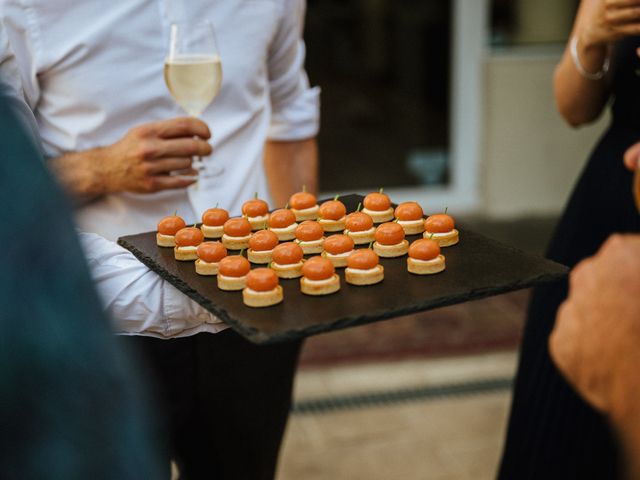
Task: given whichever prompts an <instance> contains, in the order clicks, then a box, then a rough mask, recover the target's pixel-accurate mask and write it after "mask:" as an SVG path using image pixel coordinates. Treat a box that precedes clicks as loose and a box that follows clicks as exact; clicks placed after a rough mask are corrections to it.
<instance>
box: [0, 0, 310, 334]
mask: <svg viewBox="0 0 640 480" xmlns="http://www.w3.org/2000/svg"><path fill="white" fill-rule="evenodd" d="M304 6H305V2H304V1H303V0H233V1H230V0H227V1H224V0H188V1H187V0H183V1H179V0H173V1H172V0H112V1H109V2H104V1H102V0H0V18H1V19H2V21H3V22H4V24H5V26H6V28H7V32H8V34H9V40H10V42H11V45H12V47H13V49H14V51H15V52H16V58H17V59H18V64H19V67H20V70H21V76H22V81H23V83H24V90H25V93H26V97H27V101H28V103H29V105H30V106H31V108H32V109H33V110H34V112H35V115H36V119H37V121H38V126H39V128H40V135H41V138H42V141H43V143H44V147H45V150H46V152H47V154H48V155H49V156H57V155H60V154H62V153H65V152H70V151H78V150H85V149H89V148H93V147H97V146H104V145H109V144H112V143H114V142H116V141H117V140H119V139H120V138H121V137H122V136H123V135H124V134H125V133H126V132H127V131H128V130H129V129H130V128H132V127H134V126H136V125H139V124H141V123H146V122H150V121H156V120H162V119H167V118H172V117H176V116H179V115H184V113H183V112H182V111H181V110H180V109H179V107H178V106H177V105H176V104H175V102H174V101H173V99H172V98H171V97H170V95H169V93H168V91H167V88H166V86H165V84H164V80H163V62H164V58H165V56H166V52H167V48H168V43H169V27H170V24H171V22H172V21H178V20H182V21H184V20H185V19H186V20H191V21H195V20H197V19H207V20H210V21H211V23H212V24H213V26H214V29H215V33H216V37H217V42H218V47H219V50H220V57H221V60H222V69H223V81H222V88H221V90H220V93H219V95H218V97H217V98H216V99H215V100H214V102H213V103H212V105H210V107H209V108H207V109H206V110H205V112H204V113H203V115H202V119H203V120H204V121H205V122H206V123H207V124H208V125H209V127H210V129H211V131H212V136H213V137H212V140H211V142H212V144H213V148H214V153H213V155H212V156H211V158H209V159H207V160H206V161H205V166H206V165H207V164H209V165H211V163H214V162H215V163H217V164H219V165H222V166H223V168H224V172H223V173H222V174H221V175H218V176H210V175H207V172H206V171H205V172H204V174H203V175H202V176H201V179H200V180H199V182H198V184H197V186H194V187H190V188H189V189H187V190H170V191H164V192H159V193H156V194H147V195H142V194H133V193H118V194H111V195H106V196H104V197H102V198H101V199H99V200H98V201H95V202H93V203H90V204H88V205H86V206H84V207H82V208H81V209H80V210H79V211H78V213H77V217H76V220H77V223H78V225H79V228H80V229H81V230H82V231H84V232H93V233H97V234H99V235H100V236H102V237H104V238H106V239H108V240H111V241H114V240H116V239H117V238H118V237H120V236H122V235H128V234H133V233H139V232H143V231H149V230H155V228H156V224H157V222H158V220H159V219H160V218H162V217H164V216H166V215H169V214H171V213H172V212H173V211H174V210H177V211H178V214H179V215H181V216H182V217H183V218H184V219H185V220H186V221H187V223H192V222H195V221H196V220H198V219H199V217H200V215H201V214H202V212H203V211H204V210H206V209H207V208H210V207H213V206H214V205H215V204H219V206H221V207H223V208H226V209H228V210H229V211H230V213H231V214H232V215H238V214H239V213H240V208H241V205H242V203H243V202H244V201H245V200H247V199H249V198H252V197H253V194H254V192H258V193H259V195H260V196H261V197H262V198H267V199H268V198H269V192H268V190H267V184H266V178H265V173H264V167H263V150H264V142H265V140H266V139H272V140H300V139H305V138H310V137H313V136H315V135H316V133H317V130H318V122H319V90H318V89H317V88H310V87H309V83H308V80H307V77H306V74H305V72H304V69H303V64H304V44H303V41H302V38H301V37H302V25H303V19H304ZM82 241H83V245H85V250H86V254H87V256H88V260H89V263H90V266H91V267H92V272H93V276H94V278H95V279H96V280H97V282H98V283H97V286H98V290H99V292H100V294H101V297H102V298H103V300H104V301H105V304H106V305H107V307H108V308H109V309H110V310H111V313H112V314H113V315H114V316H115V317H116V325H117V330H118V331H119V332H122V333H132V334H139V333H141V334H149V335H156V336H160V337H173V336H181V335H187V334H193V333H197V332H199V331H211V332H215V331H218V330H219V329H220V320H218V319H216V318H215V317H213V316H212V315H210V314H208V313H207V314H204V311H203V310H202V309H201V308H200V307H199V306H197V305H195V304H194V303H193V302H191V301H190V300H189V299H188V298H187V297H186V296H184V295H182V294H181V293H179V292H178V291H177V290H175V289H173V287H171V286H169V285H167V284H166V283H165V282H164V281H162V280H160V279H159V277H157V276H155V274H152V273H150V272H148V270H147V269H146V267H144V266H143V265H142V264H139V263H137V261H134V260H133V257H132V256H131V255H130V254H129V253H127V252H125V251H124V250H122V249H121V248H120V247H118V246H117V245H115V244H114V243H113V242H105V241H102V240H101V239H99V238H98V237H97V236H90V237H84V238H83V239H82ZM181 311H182V312H184V315H180V312H181Z"/></svg>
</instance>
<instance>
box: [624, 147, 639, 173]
mask: <svg viewBox="0 0 640 480" xmlns="http://www.w3.org/2000/svg"><path fill="white" fill-rule="evenodd" d="M639 158H640V142H639V143H636V144H635V145H632V146H631V147H629V148H628V149H627V151H626V152H624V165H625V166H626V167H627V168H628V169H629V170H636V169H637V168H638V160H639Z"/></svg>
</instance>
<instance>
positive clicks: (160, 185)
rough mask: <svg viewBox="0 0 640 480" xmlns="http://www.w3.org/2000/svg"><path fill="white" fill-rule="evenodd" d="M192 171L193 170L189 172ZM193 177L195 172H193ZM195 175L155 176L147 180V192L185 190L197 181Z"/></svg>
mask: <svg viewBox="0 0 640 480" xmlns="http://www.w3.org/2000/svg"><path fill="white" fill-rule="evenodd" d="M190 171H193V170H190ZM193 172H194V174H195V175H197V172H195V171H193ZM185 173H186V172H185ZM195 175H194V176H193V177H192V176H188V175H187V174H185V175H175V176H172V175H157V176H155V177H149V178H148V180H147V188H146V189H145V190H146V191H147V192H149V193H151V192H159V191H160V190H175V189H178V188H186V187H188V186H189V185H193V184H194V183H196V182H197V181H198V179H197V178H195Z"/></svg>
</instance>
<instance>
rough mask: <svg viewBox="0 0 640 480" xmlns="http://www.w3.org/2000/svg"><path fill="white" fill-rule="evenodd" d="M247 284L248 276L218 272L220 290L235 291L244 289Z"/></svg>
mask: <svg viewBox="0 0 640 480" xmlns="http://www.w3.org/2000/svg"><path fill="white" fill-rule="evenodd" d="M246 286H247V276H246V275H244V276H242V277H226V276H224V275H220V274H219V273H218V288H219V289H220V290H227V291H229V292H233V291H236V290H242V289H243V288H244V287H246Z"/></svg>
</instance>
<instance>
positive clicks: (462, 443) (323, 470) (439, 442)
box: [278, 352, 516, 480]
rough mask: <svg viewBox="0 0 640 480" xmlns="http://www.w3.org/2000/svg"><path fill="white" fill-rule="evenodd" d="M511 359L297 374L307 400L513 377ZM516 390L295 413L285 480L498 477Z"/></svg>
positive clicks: (283, 464) (299, 391)
mask: <svg viewBox="0 0 640 480" xmlns="http://www.w3.org/2000/svg"><path fill="white" fill-rule="evenodd" d="M515 365H516V354H515V353H513V352H506V353H493V354H486V355H478V356H472V357H458V358H451V359H438V360H413V361H402V362H393V363H382V364H366V365H362V366H349V367H334V368H326V369H319V370H309V369H303V370H301V371H300V372H299V374H298V378H297V382H296V391H295V398H296V401H297V402H305V401H309V400H311V399H317V398H330V397H340V396H344V395H351V394H364V393H373V392H382V391H394V390H395V391H397V390H399V389H400V390H401V389H405V388H412V387H424V386H426V387H438V386H441V385H449V384H464V383H467V382H473V381H478V380H484V379H498V378H510V377H512V376H513V372H514V370H515ZM509 402H510V391H509V390H501V391H494V392H490V393H470V394H465V395H461V396H455V397H442V398H435V399H434V398H430V399H426V400H417V401H409V402H402V403H397V404H390V405H384V406H378V405H374V406H367V405H363V406H359V407H356V408H349V409H347V408H344V409H334V410H330V411H326V412H318V413H312V414H309V413H304V414H302V413H298V414H294V415H292V417H291V419H290V422H289V426H288V429H287V433H286V437H285V443H284V446H283V451H282V455H281V459H280V468H279V475H278V480H300V479H304V480H329V479H335V480H342V479H345V480H352V479H354V480H357V479H363V480H364V479H366V480H378V479H379V480H383V479H384V480H388V479H407V480H413V479H434V480H444V479H449V480H454V479H455V480H463V479H464V480H466V479H469V480H471V479H473V480H482V479H491V478H493V477H494V475H495V469H496V465H497V462H498V459H499V455H500V449H501V446H502V440H503V435H504V429H505V425H506V417H507V414H508V408H509Z"/></svg>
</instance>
